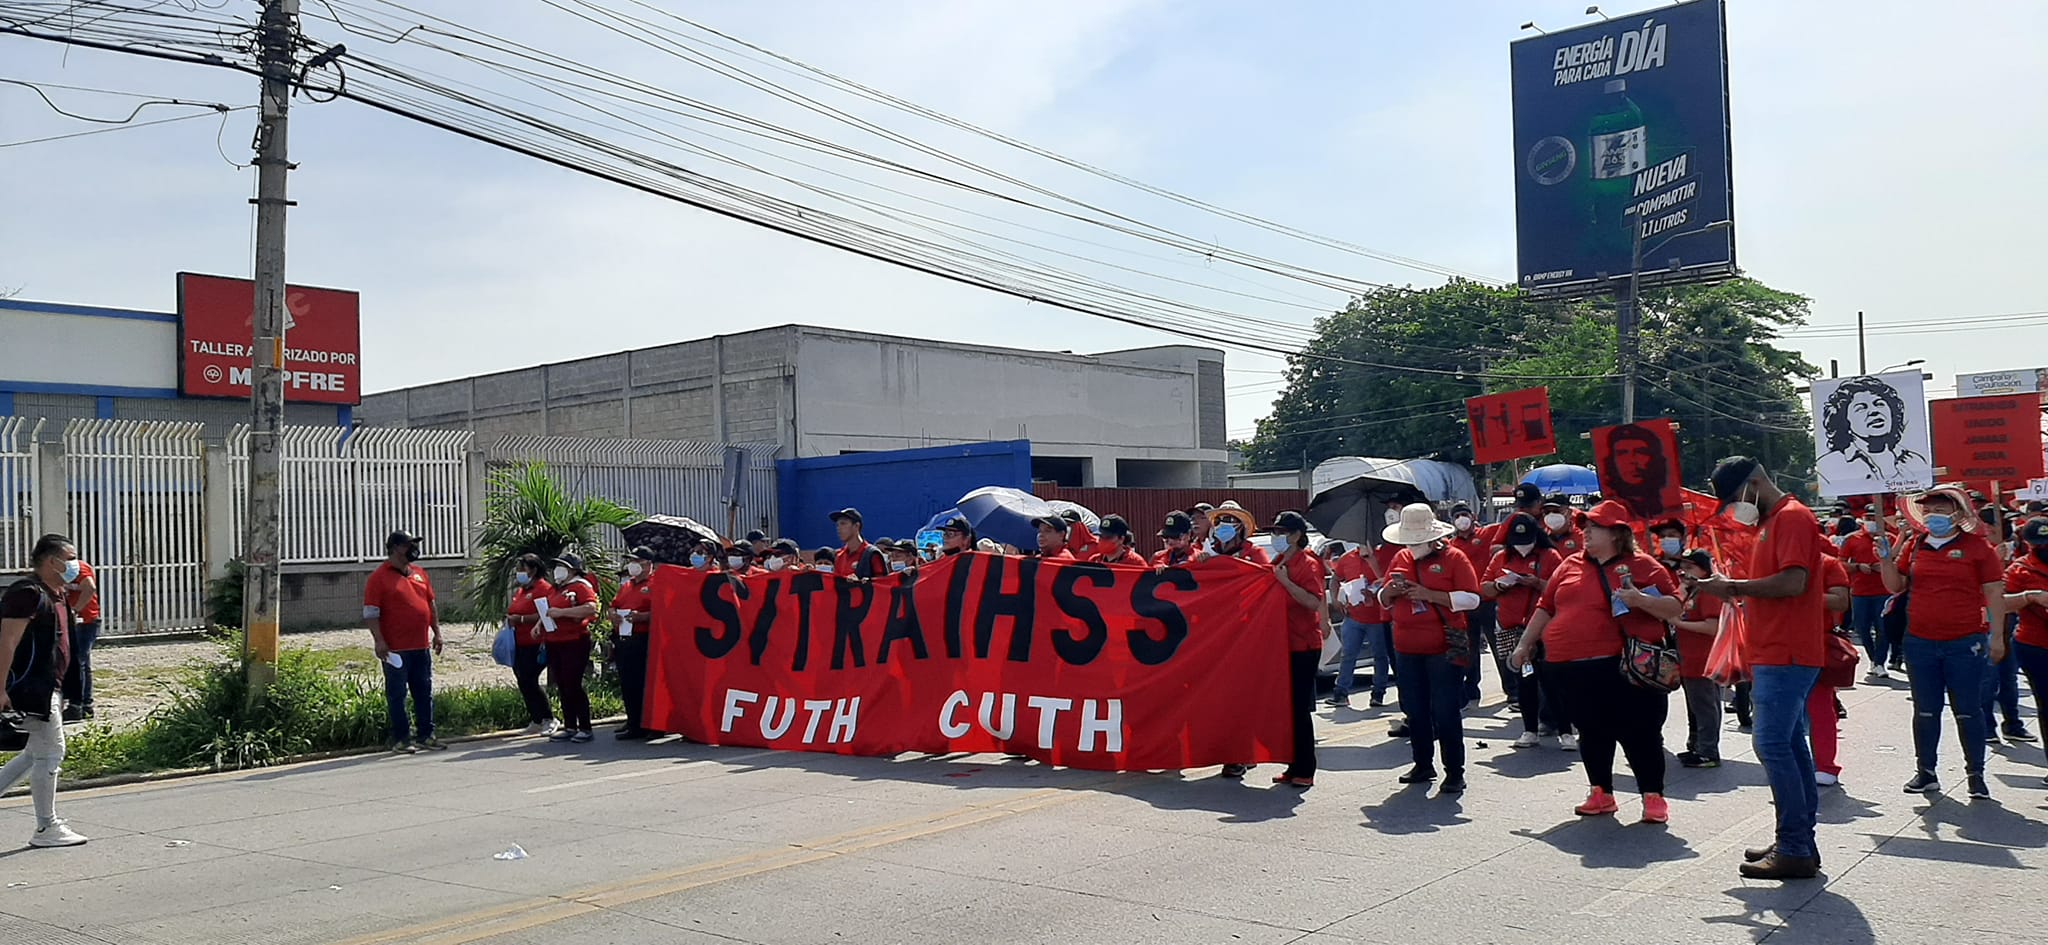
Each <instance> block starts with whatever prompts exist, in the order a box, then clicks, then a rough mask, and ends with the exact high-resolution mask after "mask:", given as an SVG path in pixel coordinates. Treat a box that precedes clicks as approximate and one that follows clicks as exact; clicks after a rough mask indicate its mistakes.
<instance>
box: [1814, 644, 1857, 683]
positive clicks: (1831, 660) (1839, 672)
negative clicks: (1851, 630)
mask: <svg viewBox="0 0 2048 945" xmlns="http://www.w3.org/2000/svg"><path fill="white" fill-rule="evenodd" d="M1862 659H1863V657H1862V654H1861V653H1858V652H1857V650H1856V644H1855V643H1854V642H1852V641H1851V640H1850V639H1849V635H1848V634H1847V633H1844V632H1842V631H1841V630H1830V631H1828V642H1827V661H1826V663H1825V664H1824V665H1822V666H1821V668H1820V678H1819V680H1818V681H1817V683H1816V685H1821V686H1828V687H1831V688H1834V689H1854V688H1856V665H1857V664H1858V663H1860V662H1862Z"/></svg>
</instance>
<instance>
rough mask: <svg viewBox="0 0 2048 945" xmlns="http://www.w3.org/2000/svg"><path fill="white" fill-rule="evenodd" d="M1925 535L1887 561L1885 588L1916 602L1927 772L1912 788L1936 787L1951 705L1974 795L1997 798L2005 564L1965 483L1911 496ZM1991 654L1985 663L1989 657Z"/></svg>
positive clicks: (1910, 669) (1920, 745)
mask: <svg viewBox="0 0 2048 945" xmlns="http://www.w3.org/2000/svg"><path fill="white" fill-rule="evenodd" d="M1905 508H1906V515H1907V517H1908V519H1911V520H1916V521H1917V523H1918V524H1919V526H1920V530H1921V533H1920V534H1917V535H1914V536H1913V537H1912V538H1910V539H1908V540H1906V541H1904V542H1901V543H1900V547H1897V548H1894V549H1892V554H1891V555H1890V556H1888V557H1886V558H1885V559H1884V561H1883V562H1882V564H1883V566H1884V583H1885V587H1886V588H1888V589H1890V590H1891V592H1892V593H1894V594H1903V593H1906V592H1907V591H1911V592H1912V594H1911V596H1909V597H1908V598H1907V604H1906V676H1907V678H1908V679H1909V680H1910V681H1911V682H1912V687H1913V750H1914V754H1915V756H1916V758H1915V760H1916V761H1917V762H1918V764H1919V770H1918V771H1917V772H1915V773H1914V775H1913V780H1911V781H1908V782H1906V791H1907V793H1910V794H1918V793H1923V792H1924V793H1928V794H1935V793H1939V792H1940V791H1941V779H1940V778H1939V777H1937V776H1936V774H1935V765H1936V763H1937V761H1938V754H1939V751H1940V748H1941V710H1942V706H1943V703H1947V704H1948V705H1949V706H1951V707H1952V708H1953V711H1954V714H1955V716H1956V728H1957V730H1958V732H1959V733H1960V734H1961V736H1962V740H1963V773H1964V775H1965V776H1966V777H1967V778H1968V779H1969V786H1970V796H1971V797H1972V798H1988V797H1990V796H1991V785H1990V782H1988V781H1986V780H1985V778H1984V755H1985V735H1984V713H1983V700H1984V690H1983V686H1984V674H1985V673H1987V672H1991V664H1992V663H1997V662H1999V661H2001V660H2003V659H2005V635H2004V634H2003V633H1992V632H1990V631H1991V628H1993V627H1998V628H2003V627H2004V626H2005V564H2004V562H2003V561H2001V560H1999V557H1998V552H1997V550H1996V549H1994V548H1992V547H1991V543H1990V542H1988V541H1985V540H1984V538H1983V535H1982V531H1983V522H1982V521H1980V520H1979V519H1978V518H1977V515H1976V512H1975V511H1974V510H1973V509H1972V508H1971V507H1970V497H1969V493H1968V492H1966V491H1965V490H1964V489H1963V487H1962V486H1958V485H1940V486H1936V487H1934V488H1932V489H1929V490H1927V491H1926V492H1924V493H1921V494H1920V496H1919V497H1918V498H1916V499H1914V500H1913V501H1912V502H1909V503H1906V505H1905ZM1987 653H1988V654H1989V656H1990V661H1989V662H1986V661H1985V656H1986V654H1987Z"/></svg>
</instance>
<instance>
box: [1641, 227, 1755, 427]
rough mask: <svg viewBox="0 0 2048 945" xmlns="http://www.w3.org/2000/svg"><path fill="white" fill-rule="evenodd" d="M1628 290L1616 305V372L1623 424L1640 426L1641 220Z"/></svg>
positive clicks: (1705, 230)
mask: <svg viewBox="0 0 2048 945" xmlns="http://www.w3.org/2000/svg"><path fill="white" fill-rule="evenodd" d="M1727 225H1728V221H1727V220H1716V221H1714V222H1713V223H1709V224H1707V225H1706V226H1703V227H1700V228H1699V229H1697V230H1687V231H1686V232H1684V233H1673V234H1671V235H1670V236H1667V237H1665V238H1664V239H1663V240H1662V241H1661V242H1659V243H1658V244H1657V245H1659V246H1662V245H1664V243H1668V242H1670V241H1672V240H1674V239H1677V238H1679V237H1681V236H1694V235H1697V234H1700V233H1712V232H1714V231H1715V230H1718V229H1721V228H1723V227H1726V226H1727ZM1629 228H1630V231H1631V233H1630V240H1629V260H1628V288H1627V289H1626V290H1625V291H1624V292H1623V294H1622V296H1621V298H1619V299H1616V300H1615V303H1614V334H1615V338H1614V360H1615V369H1616V371H1617V372H1618V373H1619V374H1620V375H1621V422H1623V423H1634V422H1636V362H1637V359H1638V349H1637V341H1638V337H1639V335H1640V331H1639V329H1640V326H1641V324H1642V311H1641V306H1640V302H1641V299H1642V288H1643V220H1642V218H1641V217H1640V216H1638V217H1636V218H1635V219H1634V220H1632V221H1630V225H1629Z"/></svg>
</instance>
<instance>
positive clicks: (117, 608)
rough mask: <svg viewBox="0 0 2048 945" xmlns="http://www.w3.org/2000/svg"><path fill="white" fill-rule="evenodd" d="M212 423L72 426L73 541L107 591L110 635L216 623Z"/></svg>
mask: <svg viewBox="0 0 2048 945" xmlns="http://www.w3.org/2000/svg"><path fill="white" fill-rule="evenodd" d="M203 429H204V425H203V424H198V423H169V422H159V421H145V420H73V421H71V422H69V423H67V424H65V426H64V467H65V476H66V485H67V487H68V488H67V490H66V491H67V492H68V494H69V495H68V500H67V502H68V506H69V510H70V521H71V538H72V540H73V541H75V542H76V543H77V545H78V553H79V556H80V557H83V558H84V559H85V560H87V561H89V562H91V563H92V566H93V571H94V573H95V574H96V575H97V577H98V580H99V588H100V602H101V603H100V607H101V617H100V626H101V630H100V632H101V633H106V634H125V633H151V632H162V631H174V630H192V629H198V628H202V627H204V626H206V551H205V548H206V523H205V503H206V466H205V460H204V457H203V453H202V449H203V447H202V445H201V441H200V436H201V432H202V430H203Z"/></svg>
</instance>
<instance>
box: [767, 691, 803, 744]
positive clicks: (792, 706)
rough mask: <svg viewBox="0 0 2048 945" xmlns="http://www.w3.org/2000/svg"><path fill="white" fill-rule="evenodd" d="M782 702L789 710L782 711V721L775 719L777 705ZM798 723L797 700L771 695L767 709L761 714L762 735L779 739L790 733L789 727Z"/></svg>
mask: <svg viewBox="0 0 2048 945" xmlns="http://www.w3.org/2000/svg"><path fill="white" fill-rule="evenodd" d="M776 703H781V704H782V705H783V706H786V707H787V708H788V709H789V711H787V712H784V713H782V721H780V722H777V721H775V705H776ZM795 724H796V700H795V699H784V698H782V697H781V696H769V697H768V708H767V711H766V712H765V713H764V714H763V715H762V716H761V737H762V738H766V739H771V740H773V739H777V738H781V737H782V736H784V735H787V734H789V727H790V726H792V725H795Z"/></svg>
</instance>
